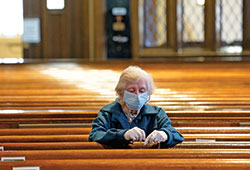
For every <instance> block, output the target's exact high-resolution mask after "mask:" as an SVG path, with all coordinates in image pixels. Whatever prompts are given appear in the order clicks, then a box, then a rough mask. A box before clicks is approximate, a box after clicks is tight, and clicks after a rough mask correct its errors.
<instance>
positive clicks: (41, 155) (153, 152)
mask: <svg viewBox="0 0 250 170" xmlns="http://www.w3.org/2000/svg"><path fill="white" fill-rule="evenodd" d="M23 156H24V157H25V160H53V159H54V160H55V159H60V160H62V159H135V158H137V159H146V158H147V159H150V158H154V159H178V158H179V159H195V158H198V159H211V158H213V159H248V158H250V150H249V149H98V150H96V149H92V150H91V149H85V150H35V151H30V150H27V151H8V152H0V158H1V157H23Z"/></svg>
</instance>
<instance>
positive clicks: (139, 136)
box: [124, 127, 145, 141]
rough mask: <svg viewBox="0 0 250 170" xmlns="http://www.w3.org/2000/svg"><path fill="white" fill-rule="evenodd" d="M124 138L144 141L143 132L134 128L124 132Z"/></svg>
mask: <svg viewBox="0 0 250 170" xmlns="http://www.w3.org/2000/svg"><path fill="white" fill-rule="evenodd" d="M124 137H125V139H126V140H132V141H144V140H145V132H144V130H142V129H140V128H138V127H134V128H132V129H129V130H128V131H127V132H125V134H124Z"/></svg>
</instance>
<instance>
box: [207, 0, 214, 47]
mask: <svg viewBox="0 0 250 170" xmlns="http://www.w3.org/2000/svg"><path fill="white" fill-rule="evenodd" d="M215 19H216V18H215V0H208V1H206V4H205V47H204V48H205V49H206V50H211V51H214V50H216V31H215V23H216V22H215Z"/></svg>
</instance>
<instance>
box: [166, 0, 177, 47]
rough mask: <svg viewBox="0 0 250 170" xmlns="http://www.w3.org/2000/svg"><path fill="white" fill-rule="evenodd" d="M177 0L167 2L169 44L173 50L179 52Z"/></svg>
mask: <svg viewBox="0 0 250 170" xmlns="http://www.w3.org/2000/svg"><path fill="white" fill-rule="evenodd" d="M176 5H177V3H176V0H168V1H167V28H168V30H167V44H168V47H170V48H171V49H172V50H174V51H177V11H176Z"/></svg>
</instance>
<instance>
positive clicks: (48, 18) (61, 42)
mask: <svg viewBox="0 0 250 170" xmlns="http://www.w3.org/2000/svg"><path fill="white" fill-rule="evenodd" d="M86 5H87V1H86V0H84V1H83V0H74V1H70V0H66V2H65V8H64V9H63V10H48V9H46V1H44V5H43V7H44V8H43V18H44V21H43V23H44V24H43V29H42V30H43V51H44V58H86V57H88V56H87V55H86V54H85V51H87V50H86V49H85V48H84V46H85V43H84V42H86V39H87V36H86V34H84V31H85V28H88V26H87V25H86V22H84V19H85V18H86V17H84V16H85V15H87V14H88V13H87V12H88V11H86V10H84V7H85V6H86ZM85 9H86V8H85Z"/></svg>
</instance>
